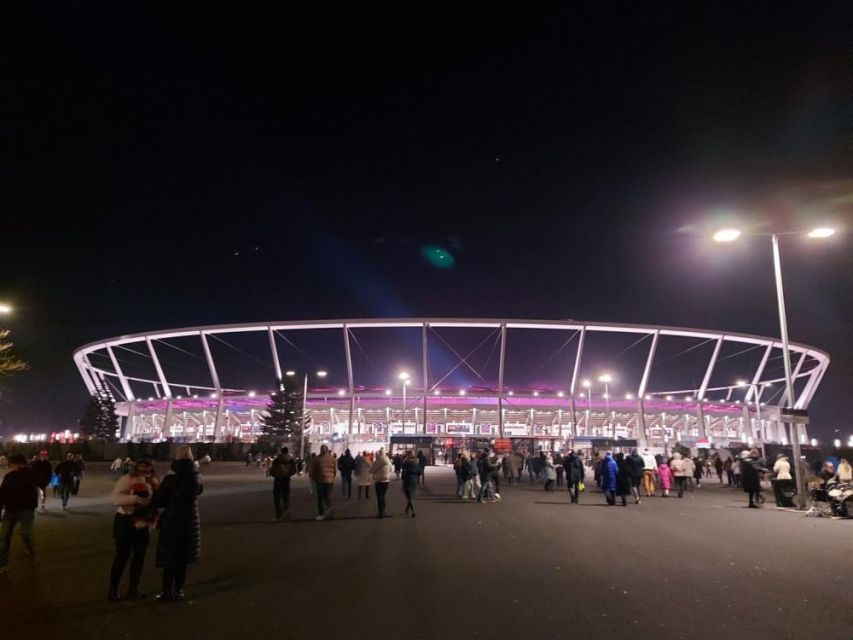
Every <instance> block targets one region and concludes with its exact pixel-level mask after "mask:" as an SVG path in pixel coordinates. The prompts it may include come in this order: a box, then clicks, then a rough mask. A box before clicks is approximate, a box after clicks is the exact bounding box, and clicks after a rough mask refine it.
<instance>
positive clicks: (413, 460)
mask: <svg viewBox="0 0 853 640" xmlns="http://www.w3.org/2000/svg"><path fill="white" fill-rule="evenodd" d="M420 475H421V465H420V462H419V461H418V459H417V457H416V456H415V454H414V453H412V451H411V450H408V451H406V457H405V458H404V459H403V493H405V494H406V514H407V515H411V517H413V518H414V517H415V491H417V490H418V478H419V477H420Z"/></svg>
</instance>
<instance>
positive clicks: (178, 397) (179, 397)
mask: <svg viewBox="0 0 853 640" xmlns="http://www.w3.org/2000/svg"><path fill="white" fill-rule="evenodd" d="M183 397H184V396H175V398H177V399H178V400H180V399H181V398H183Z"/></svg>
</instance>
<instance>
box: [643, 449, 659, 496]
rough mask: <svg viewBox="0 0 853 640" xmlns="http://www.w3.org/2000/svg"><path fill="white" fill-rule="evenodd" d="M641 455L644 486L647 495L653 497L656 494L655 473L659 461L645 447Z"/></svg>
mask: <svg viewBox="0 0 853 640" xmlns="http://www.w3.org/2000/svg"><path fill="white" fill-rule="evenodd" d="M641 457H642V458H643V488H644V489H645V490H646V497H647V498H651V497H652V496H653V495H655V474H656V473H657V468H658V463H657V461H656V460H655V457H654V456H653V455H652V453H651V451H649V450H648V449H643V455H642V456H641Z"/></svg>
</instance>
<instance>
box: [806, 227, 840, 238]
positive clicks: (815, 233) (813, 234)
mask: <svg viewBox="0 0 853 640" xmlns="http://www.w3.org/2000/svg"><path fill="white" fill-rule="evenodd" d="M807 235H808V236H809V238H828V237H830V236H832V235H835V229H833V228H832V227H815V228H814V229H812V230H811V231H809V232H808V234H807Z"/></svg>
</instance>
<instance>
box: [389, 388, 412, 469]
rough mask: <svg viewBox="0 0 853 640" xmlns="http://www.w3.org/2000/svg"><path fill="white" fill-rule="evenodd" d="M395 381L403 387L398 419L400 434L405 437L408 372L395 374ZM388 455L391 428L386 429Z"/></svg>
mask: <svg viewBox="0 0 853 640" xmlns="http://www.w3.org/2000/svg"><path fill="white" fill-rule="evenodd" d="M397 379H398V380H399V381H400V384H401V385H402V387H403V413H402V415H401V417H400V425H401V427H402V434H403V435H406V387H408V386H409V384H410V383H411V382H412V376H410V375H409V372H408V371H401V372H400V373H398V374H397ZM388 455H389V456H390V455H391V427H390V425H389V427H388Z"/></svg>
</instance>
